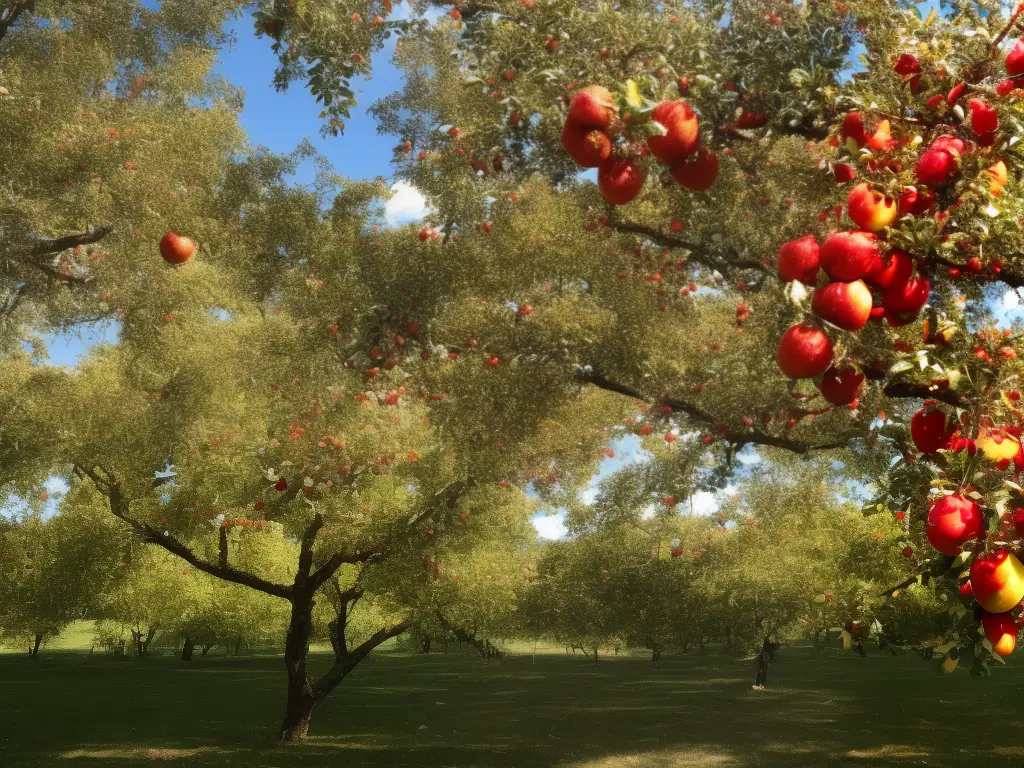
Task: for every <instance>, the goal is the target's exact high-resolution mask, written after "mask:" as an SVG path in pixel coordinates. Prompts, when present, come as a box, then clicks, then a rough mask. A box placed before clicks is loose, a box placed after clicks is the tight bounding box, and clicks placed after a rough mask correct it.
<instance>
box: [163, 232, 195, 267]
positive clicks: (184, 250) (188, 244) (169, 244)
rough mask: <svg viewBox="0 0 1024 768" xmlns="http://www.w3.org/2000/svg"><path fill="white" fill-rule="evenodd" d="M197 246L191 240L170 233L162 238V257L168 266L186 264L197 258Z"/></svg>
mask: <svg viewBox="0 0 1024 768" xmlns="http://www.w3.org/2000/svg"><path fill="white" fill-rule="evenodd" d="M195 253H196V244H195V243H193V242H192V241H191V240H190V239H189V238H187V237H182V236H181V235H176V234H174V233H173V232H168V233H167V234H166V235H164V236H163V237H162V238H160V255H161V256H163V257H164V261H166V262H167V263H168V264H174V265H175V266H178V265H179V264H184V263H185V262H186V261H188V260H189V259H191V258H192V257H193V256H195Z"/></svg>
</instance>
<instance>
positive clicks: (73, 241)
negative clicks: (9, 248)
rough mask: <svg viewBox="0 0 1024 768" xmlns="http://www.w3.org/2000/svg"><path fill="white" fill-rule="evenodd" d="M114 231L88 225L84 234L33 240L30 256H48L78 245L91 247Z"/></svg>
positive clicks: (111, 228) (109, 228) (110, 228)
mask: <svg viewBox="0 0 1024 768" xmlns="http://www.w3.org/2000/svg"><path fill="white" fill-rule="evenodd" d="M113 231H114V228H113V227H94V226H92V225H89V226H88V227H86V228H85V232H78V233H76V234H73V235H65V236H64V237H57V238H47V237H41V238H37V239H36V240H33V241H32V242H33V246H32V250H31V254H32V255H33V256H49V255H52V254H55V253H60V252H61V251H66V250H68V249H69V248H74V247H76V246H79V245H92V244H93V243H98V242H99V241H100V240H102V239H103V238H104V237H106V236H107V235H109V234H110V233H111V232H113Z"/></svg>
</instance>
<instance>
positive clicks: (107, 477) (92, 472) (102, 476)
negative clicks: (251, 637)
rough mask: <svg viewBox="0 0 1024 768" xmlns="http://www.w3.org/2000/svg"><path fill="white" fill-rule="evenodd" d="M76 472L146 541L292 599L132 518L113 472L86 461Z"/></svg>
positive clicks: (285, 590) (219, 574)
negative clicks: (89, 482)
mask: <svg viewBox="0 0 1024 768" xmlns="http://www.w3.org/2000/svg"><path fill="white" fill-rule="evenodd" d="M75 473H76V474H77V475H78V476H79V477H81V478H88V479H89V480H91V481H92V483H93V485H95V486H96V488H97V489H98V490H99V491H100V492H101V493H102V494H103V495H105V496H106V497H107V501H108V503H109V505H110V511H111V512H112V513H113V515H114V517H116V518H118V519H119V520H121V521H123V522H125V523H127V524H128V525H130V526H131V527H132V529H133V530H134V531H135V532H136V533H138V534H139V535H140V536H141V537H142V539H143V541H145V542H146V543H149V544H155V545H156V546H158V547H162V548H163V549H165V550H166V551H168V552H170V553H171V554H172V555H176V556H177V557H180V558H181V559H182V560H184V561H185V562H187V563H188V564H189V565H191V566H192V567H193V568H195V569H196V570H198V571H202V572H203V573H206V574H209V575H210V576H215V577H216V578H218V579H221V580H223V581H230V582H232V583H234V584H241V585H242V586H245V587H250V588H251V589H255V590H258V591H260V592H264V593H266V594H268V595H273V596H274V597H280V598H283V599H285V600H291V598H292V588H291V587H287V586H285V585H283V584H276V583H274V582H272V581H267V580H266V579H263V578H260V577H259V576H257V575H255V574H252V573H248V572H246V571H241V570H239V569H237V568H234V567H232V566H230V565H224V564H222V565H217V564H214V563H210V562H207V561H206V560H204V559H202V558H201V557H199V556H198V555H197V554H196V553H195V552H193V551H192V550H191V549H189V548H188V547H187V546H186V545H185V544H183V543H182V542H180V541H178V540H177V539H176V538H175V537H174V536H172V535H171V534H169V533H163V532H161V531H158V530H157V529H156V528H154V527H153V526H151V525H149V524H148V523H144V522H143V521H141V520H138V519H136V518H134V517H132V516H131V515H130V514H129V512H128V501H127V499H125V498H124V495H123V493H122V491H121V485H120V483H119V481H118V480H117V478H115V477H114V475H113V473H111V472H109V471H107V470H105V469H103V468H102V467H96V468H90V467H88V466H86V465H84V464H75Z"/></svg>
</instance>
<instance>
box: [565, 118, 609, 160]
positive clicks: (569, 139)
mask: <svg viewBox="0 0 1024 768" xmlns="http://www.w3.org/2000/svg"><path fill="white" fill-rule="evenodd" d="M562 146H563V147H565V151H566V152H568V153H569V156H570V157H571V158H572V159H573V160H575V161H576V162H577V164H579V165H580V166H582V167H583V168H597V167H599V166H600V165H601V164H602V163H603V162H604V161H605V160H607V159H608V158H609V157H611V156H612V140H611V139H609V138H608V134H606V133H605V132H604V131H601V130H598V129H597V128H588V127H587V126H585V125H583V124H581V123H577V122H576V121H575V120H573V119H572V118H570V119H568V120H566V121H565V127H564V128H562Z"/></svg>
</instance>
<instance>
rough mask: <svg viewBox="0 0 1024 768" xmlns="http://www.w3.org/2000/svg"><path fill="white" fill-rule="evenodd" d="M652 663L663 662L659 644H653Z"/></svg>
mask: <svg viewBox="0 0 1024 768" xmlns="http://www.w3.org/2000/svg"><path fill="white" fill-rule="evenodd" d="M651 661H653V662H655V663H657V662H659V661H661V646H660V645H658V644H657V643H652V644H651Z"/></svg>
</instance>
